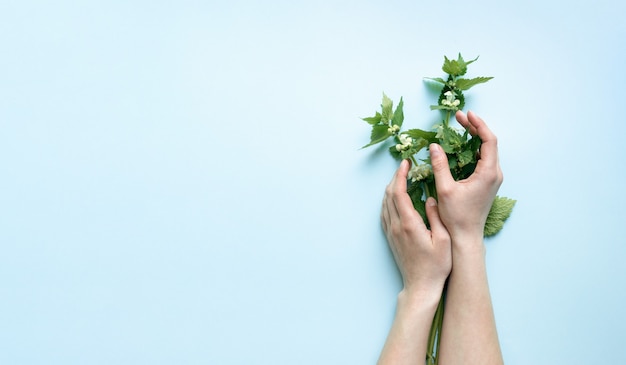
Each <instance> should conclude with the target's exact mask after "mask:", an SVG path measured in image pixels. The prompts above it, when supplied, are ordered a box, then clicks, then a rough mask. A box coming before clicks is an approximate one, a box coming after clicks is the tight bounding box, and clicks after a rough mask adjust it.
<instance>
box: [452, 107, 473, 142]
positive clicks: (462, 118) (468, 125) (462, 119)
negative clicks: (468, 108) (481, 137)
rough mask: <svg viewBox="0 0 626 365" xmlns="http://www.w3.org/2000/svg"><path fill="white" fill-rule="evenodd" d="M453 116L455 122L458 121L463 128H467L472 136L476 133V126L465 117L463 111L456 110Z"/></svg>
mask: <svg viewBox="0 0 626 365" xmlns="http://www.w3.org/2000/svg"><path fill="white" fill-rule="evenodd" d="M455 117H456V120H457V122H459V124H460V125H462V126H463V127H464V128H465V129H467V130H468V131H469V133H470V134H471V135H472V136H475V135H476V133H477V131H476V127H474V126H473V125H472V124H471V123H470V122H469V120H468V119H467V115H465V113H463V112H462V111H460V110H459V111H457V112H456V114H455Z"/></svg>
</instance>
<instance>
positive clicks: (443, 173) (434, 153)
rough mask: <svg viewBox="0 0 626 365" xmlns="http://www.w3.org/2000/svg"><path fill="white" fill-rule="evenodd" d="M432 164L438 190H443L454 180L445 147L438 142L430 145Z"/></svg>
mask: <svg viewBox="0 0 626 365" xmlns="http://www.w3.org/2000/svg"><path fill="white" fill-rule="evenodd" d="M430 164H431V165H432V166H433V175H435V185H436V186H437V191H441V190H443V188H444V186H447V185H448V184H450V183H451V182H454V179H453V178H452V173H451V172H450V165H448V156H446V153H445V152H444V151H443V148H441V146H440V145H438V144H436V143H431V145H430Z"/></svg>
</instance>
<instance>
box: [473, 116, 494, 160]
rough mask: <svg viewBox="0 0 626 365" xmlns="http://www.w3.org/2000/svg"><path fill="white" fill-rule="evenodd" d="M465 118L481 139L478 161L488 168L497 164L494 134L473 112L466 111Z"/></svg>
mask: <svg viewBox="0 0 626 365" xmlns="http://www.w3.org/2000/svg"><path fill="white" fill-rule="evenodd" d="M467 120H468V122H469V123H470V124H471V125H472V126H473V127H474V128H475V129H476V134H477V135H478V137H480V139H481V141H482V144H481V146H480V161H482V164H484V165H487V167H488V168H494V167H496V166H497V165H498V139H497V138H496V135H495V134H493V132H491V130H490V129H489V127H487V124H486V123H485V121H483V120H482V119H481V118H480V117H479V116H478V115H476V114H475V113H474V112H471V111H470V112H468V113H467Z"/></svg>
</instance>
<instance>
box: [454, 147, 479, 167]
mask: <svg viewBox="0 0 626 365" xmlns="http://www.w3.org/2000/svg"><path fill="white" fill-rule="evenodd" d="M474 156H475V153H474V151H471V150H464V151H461V152H460V153H457V159H458V161H459V167H463V166H465V165H467V164H469V163H471V162H473V160H474Z"/></svg>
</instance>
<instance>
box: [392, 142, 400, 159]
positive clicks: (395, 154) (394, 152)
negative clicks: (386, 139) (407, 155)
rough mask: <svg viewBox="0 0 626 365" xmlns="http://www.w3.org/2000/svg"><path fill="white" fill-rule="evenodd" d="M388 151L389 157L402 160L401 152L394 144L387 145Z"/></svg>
mask: <svg viewBox="0 0 626 365" xmlns="http://www.w3.org/2000/svg"><path fill="white" fill-rule="evenodd" d="M389 153H390V154H391V157H393V158H395V159H396V160H402V153H401V152H400V151H398V149H397V148H396V145H395V144H394V145H392V146H391V147H389Z"/></svg>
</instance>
